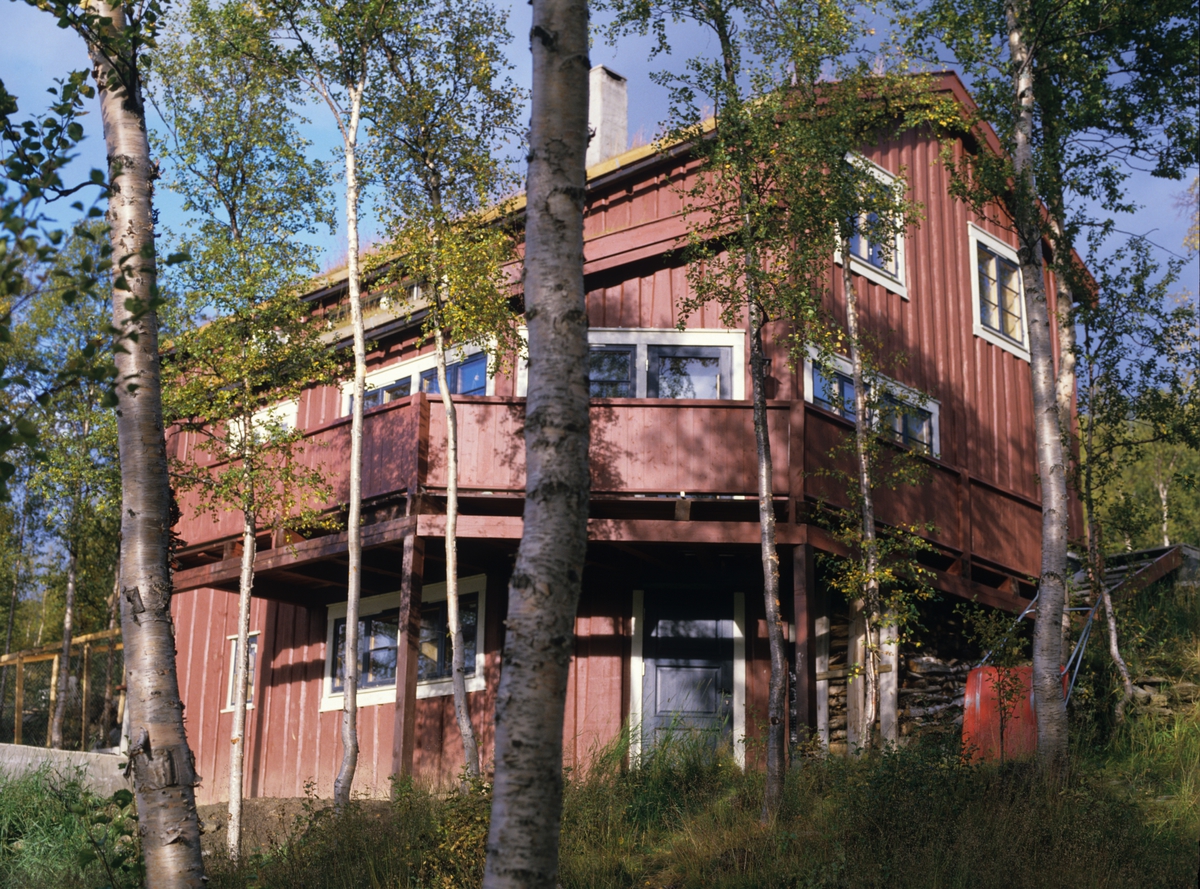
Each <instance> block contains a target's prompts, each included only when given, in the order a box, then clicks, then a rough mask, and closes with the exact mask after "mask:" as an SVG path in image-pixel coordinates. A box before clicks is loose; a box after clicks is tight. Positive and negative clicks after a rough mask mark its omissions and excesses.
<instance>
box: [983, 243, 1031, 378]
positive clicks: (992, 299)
mask: <svg viewBox="0 0 1200 889" xmlns="http://www.w3.org/2000/svg"><path fill="white" fill-rule="evenodd" d="M968 233H969V235H970V240H971V257H970V261H971V267H970V271H971V298H972V307H971V308H972V315H973V316H974V321H975V326H974V332H975V335H976V336H977V337H979V338H980V339H984V340H987V341H988V342H989V343H992V344H993V345H996V346H999V347H1000V348H1001V349H1003V350H1004V351H1006V352H1011V353H1012V354H1013V355H1016V356H1017V357H1018V358H1023V359H1025V360H1026V361H1028V360H1029V345H1028V344H1029V338H1028V335H1027V333H1026V332H1027V331H1028V329H1029V328H1028V325H1027V323H1026V319H1025V295H1024V291H1023V289H1022V285H1021V267H1020V265H1019V263H1018V260H1017V252H1016V250H1014V249H1013V248H1012V247H1010V246H1009V245H1008V244H1005V243H1004V242H1003V241H1001V240H1000V239H999V238H997V237H995V236H994V235H991V234H989V233H988V232H986V231H984V230H983V229H982V228H980V227H979V226H977V225H974V224H971V225H970V226H969V228H968Z"/></svg>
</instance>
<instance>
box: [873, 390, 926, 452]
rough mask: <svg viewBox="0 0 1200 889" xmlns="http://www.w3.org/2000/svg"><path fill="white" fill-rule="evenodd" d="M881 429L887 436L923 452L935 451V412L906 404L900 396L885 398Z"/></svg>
mask: <svg viewBox="0 0 1200 889" xmlns="http://www.w3.org/2000/svg"><path fill="white" fill-rule="evenodd" d="M882 414H883V416H882V417H880V431H881V432H882V434H883V436H884V437H885V438H889V439H891V440H892V441H894V442H896V443H897V444H900V445H903V446H904V447H906V448H911V449H912V450H914V451H919V452H920V453H922V454H930V453H932V452H933V414H932V413H931V412H929V411H927V410H925V409H924V408H919V407H915V406H913V405H911V404H905V403H904V402H903V401H900V400H899V399H898V398H895V397H893V396H890V395H889V396H887V397H886V398H885V399H884V405H883V410H882Z"/></svg>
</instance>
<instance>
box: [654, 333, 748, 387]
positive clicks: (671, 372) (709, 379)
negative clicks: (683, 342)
mask: <svg viewBox="0 0 1200 889" xmlns="http://www.w3.org/2000/svg"><path fill="white" fill-rule="evenodd" d="M731 352H732V350H731V349H730V348H729V347H728V346H650V347H649V350H648V363H647V367H646V397H647V398H724V399H728V398H732V397H733V386H732V379H731V376H732V373H731V365H732V355H731Z"/></svg>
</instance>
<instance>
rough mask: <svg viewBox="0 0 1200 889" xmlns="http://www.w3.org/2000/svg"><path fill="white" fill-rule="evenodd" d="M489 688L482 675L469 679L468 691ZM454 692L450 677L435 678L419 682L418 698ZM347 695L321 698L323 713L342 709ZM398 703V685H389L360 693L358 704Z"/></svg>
mask: <svg viewBox="0 0 1200 889" xmlns="http://www.w3.org/2000/svg"><path fill="white" fill-rule="evenodd" d="M486 688H487V679H486V678H485V677H480V676H472V677H471V678H469V679H468V680H467V692H468V693H469V692H476V691H484V690H485V689H486ZM452 694H454V683H453V682H452V681H451V680H449V679H435V680H431V681H429V682H419V683H417V700H418V701H421V700H424V699H425V698H442V697H447V696H449V695H452ZM344 698H345V695H341V694H327V695H325V696H324V697H323V698H321V709H320V712H321V713H327V712H329V711H332V710H341V709H342V707H343V700H344ZM394 703H396V686H394V685H388V686H384V687H383V688H371V689H367V690H366V691H360V692H359V693H358V706H359V707H360V708H361V707H377V706H379V705H380V704H394Z"/></svg>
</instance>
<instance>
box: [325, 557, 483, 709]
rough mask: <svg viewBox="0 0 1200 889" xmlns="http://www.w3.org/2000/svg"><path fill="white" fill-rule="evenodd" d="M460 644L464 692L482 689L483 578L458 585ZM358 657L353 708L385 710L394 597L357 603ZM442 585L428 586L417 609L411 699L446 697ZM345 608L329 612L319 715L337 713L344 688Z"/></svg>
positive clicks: (392, 660) (393, 658)
mask: <svg viewBox="0 0 1200 889" xmlns="http://www.w3.org/2000/svg"><path fill="white" fill-rule="evenodd" d="M458 588H459V601H460V603H461V605H460V614H461V616H462V624H463V637H464V639H463V641H464V642H465V643H466V651H465V655H466V665H465V666H466V676H467V690H468V691H482V690H483V689H484V688H485V687H486V679H485V677H484V675H483V666H484V653H483V640H484V632H483V629H484V620H485V616H486V605H487V595H486V594H487V577H486V575H483V574H478V575H475V576H473V577H463V578H460V579H459V581H458ZM360 609H361V614H362V617H361V618H360V620H359V646H358V657H357V658H355V659H354V665H355V667H356V668H357V670H358V705H359V706H360V707H368V706H372V705H375V704H391V703H394V702H395V700H396V669H397V663H398V659H397V651H398V648H397V644H398V641H399V616H400V594H399V593H388V594H386V595H383V596H367V597H364V598H363V599H362V601H361V602H360ZM446 624H447V620H446V585H445V584H444V583H435V584H429V585H427V586H426V587H425V589H424V591H423V595H422V603H421V634H420V639H419V642H418V647H417V653H418V659H417V697H418V698H430V697H437V696H440V695H448V694H452V693H453V691H454V689H453V683H452V679H451V673H450V665H451V647H450V637H449V635H448V633H447V628H446ZM345 638H346V603H345V602H338V603H335V604H333V605H330V606H329V624H328V630H327V631H326V645H325V680H324V685H323V691H322V695H321V704H320V709H321V711H322V712H325V711H329V710H340V709H341V708H342V699H343V690H344V687H345V675H346V674H345V669H346V666H345V658H344V653H345V647H346V646H345Z"/></svg>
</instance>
